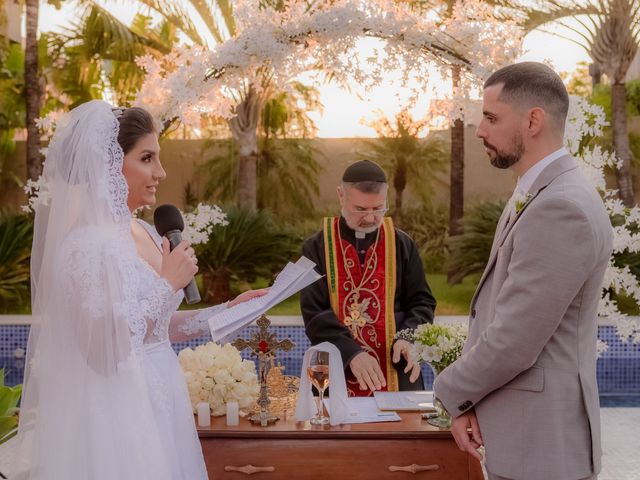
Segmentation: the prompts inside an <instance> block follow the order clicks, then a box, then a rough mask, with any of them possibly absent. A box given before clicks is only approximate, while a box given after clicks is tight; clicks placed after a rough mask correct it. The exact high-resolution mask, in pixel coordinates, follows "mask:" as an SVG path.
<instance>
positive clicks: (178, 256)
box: [160, 238, 198, 292]
mask: <svg viewBox="0 0 640 480" xmlns="http://www.w3.org/2000/svg"><path fill="white" fill-rule="evenodd" d="M196 273H198V260H197V258H196V255H195V252H194V251H193V248H191V245H190V243H189V242H188V241H186V240H183V241H182V242H180V243H179V244H178V246H177V247H176V248H174V249H173V250H170V248H169V240H167V239H166V238H163V239H162V269H161V270H160V276H161V277H162V278H164V279H165V280H166V281H167V282H169V285H171V287H173V289H174V291H176V292H177V291H178V290H180V289H181V288H184V287H185V286H186V285H187V284H188V283H189V282H190V281H191V279H192V278H193V276H194V275H195V274H196Z"/></svg>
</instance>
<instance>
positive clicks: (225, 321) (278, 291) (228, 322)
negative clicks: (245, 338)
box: [209, 257, 321, 341]
mask: <svg viewBox="0 0 640 480" xmlns="http://www.w3.org/2000/svg"><path fill="white" fill-rule="evenodd" d="M315 266H316V264H315V263H313V262H312V261H311V260H309V259H308V258H306V257H300V259H299V260H298V261H297V262H296V263H291V262H289V263H287V265H286V266H285V267H284V269H283V270H282V271H281V272H280V273H279V274H278V276H277V277H276V279H275V281H274V283H273V285H272V286H271V287H270V288H269V292H268V293H267V294H266V295H263V296H261V297H255V298H252V299H251V300H249V301H247V302H243V303H239V304H238V305H235V306H233V307H231V308H227V309H224V310H221V311H219V312H216V313H215V314H214V315H212V316H211V318H209V329H210V330H211V337H212V338H213V340H214V341H217V340H219V339H221V338H224V337H226V336H227V335H229V334H231V333H233V332H234V331H236V330H238V329H240V328H242V327H244V326H245V325H247V324H249V323H251V322H252V321H253V320H255V319H257V318H258V317H259V316H260V315H262V314H263V313H265V312H266V311H267V310H269V309H270V308H272V307H274V306H275V305H277V304H278V303H280V302H282V301H283V300H286V299H287V298H289V297H290V296H291V295H293V294H295V293H297V292H299V291H300V290H302V289H303V288H304V287H306V286H307V285H310V284H312V283H313V282H315V281H316V280H318V279H319V278H321V275H319V274H318V273H316V271H315V270H314V267H315Z"/></svg>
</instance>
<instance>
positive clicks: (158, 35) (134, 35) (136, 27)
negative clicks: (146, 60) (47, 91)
mask: <svg viewBox="0 0 640 480" xmlns="http://www.w3.org/2000/svg"><path fill="white" fill-rule="evenodd" d="M47 39H48V51H49V52H50V57H51V58H52V61H51V62H50V63H51V65H50V68H49V70H50V79H49V80H50V82H51V84H52V85H54V86H55V87H57V89H58V90H61V91H64V92H65V93H66V95H67V96H68V97H70V98H71V99H72V104H71V105H70V106H71V107H74V106H76V105H77V104H80V103H82V102H85V101H87V100H90V99H93V98H101V97H102V96H103V95H104V94H105V93H106V92H108V93H109V94H110V95H111V96H112V99H111V100H112V102H113V103H114V104H117V105H126V104H128V103H130V102H131V101H132V100H133V99H134V97H135V92H136V91H137V90H138V89H139V88H140V85H141V84H142V81H143V79H144V71H143V70H142V69H141V68H139V67H138V66H137V65H136V64H135V58H136V57H137V56H140V55H143V54H152V55H163V54H166V53H168V52H169V51H171V48H172V47H173V45H174V44H175V43H176V42H177V34H176V31H175V28H174V27H173V25H172V24H171V23H170V22H169V21H168V20H165V21H163V22H160V23H159V24H158V25H157V26H153V25H151V19H150V17H148V16H146V15H142V14H140V13H139V14H137V15H136V16H135V17H134V18H133V20H132V22H131V25H128V26H127V25H124V24H123V23H121V22H120V21H119V20H118V19H116V18H115V17H113V16H112V15H111V14H110V13H109V12H108V11H107V10H106V9H104V8H102V7H101V6H99V5H97V4H95V3H89V4H88V5H87V6H86V8H85V10H84V12H83V14H82V15H81V19H80V21H79V23H78V24H76V25H74V26H73V27H72V28H71V29H69V30H67V31H65V32H64V33H61V34H48V35H47Z"/></svg>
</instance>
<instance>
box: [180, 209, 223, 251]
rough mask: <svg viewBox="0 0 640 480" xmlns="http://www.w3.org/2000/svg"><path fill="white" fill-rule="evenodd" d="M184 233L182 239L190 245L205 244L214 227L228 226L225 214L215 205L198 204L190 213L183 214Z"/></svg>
mask: <svg viewBox="0 0 640 480" xmlns="http://www.w3.org/2000/svg"><path fill="white" fill-rule="evenodd" d="M182 216H183V217H184V232H182V238H183V239H185V240H188V241H189V242H191V244H192V245H198V244H201V243H207V240H209V235H211V231H212V230H213V227H214V226H215V225H222V226H225V225H228V224H229V222H228V221H227V216H226V214H225V213H224V212H223V211H222V210H221V209H220V207H218V206H217V205H207V204H206V203H199V204H198V206H197V207H196V208H195V210H194V211H193V212H191V213H183V215H182Z"/></svg>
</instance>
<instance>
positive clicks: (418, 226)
mask: <svg viewBox="0 0 640 480" xmlns="http://www.w3.org/2000/svg"><path fill="white" fill-rule="evenodd" d="M399 220H400V222H397V223H399V224H400V225H401V227H402V230H404V231H405V232H407V233H408V234H409V236H410V237H411V238H412V239H413V240H414V241H415V242H416V245H417V247H418V251H419V252H420V258H421V259H422V264H423V265H424V270H425V272H442V271H444V267H445V264H446V262H447V257H448V254H449V252H448V247H447V235H448V229H449V214H448V211H447V209H446V208H445V207H442V206H433V205H429V204H426V205H422V206H419V207H413V208H405V209H403V211H402V217H401V218H400V219H399Z"/></svg>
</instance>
